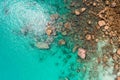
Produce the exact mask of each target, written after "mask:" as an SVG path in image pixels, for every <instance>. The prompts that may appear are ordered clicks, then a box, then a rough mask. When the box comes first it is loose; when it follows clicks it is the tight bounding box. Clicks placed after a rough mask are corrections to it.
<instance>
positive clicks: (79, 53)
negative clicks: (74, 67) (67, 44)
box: [78, 48, 86, 59]
mask: <svg viewBox="0 0 120 80" xmlns="http://www.w3.org/2000/svg"><path fill="white" fill-rule="evenodd" d="M78 56H79V57H81V58H82V59H85V57H86V50H85V49H83V48H79V49H78Z"/></svg>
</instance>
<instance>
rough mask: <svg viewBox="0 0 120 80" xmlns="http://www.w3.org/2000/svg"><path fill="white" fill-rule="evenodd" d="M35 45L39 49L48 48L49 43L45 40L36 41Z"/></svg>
mask: <svg viewBox="0 0 120 80" xmlns="http://www.w3.org/2000/svg"><path fill="white" fill-rule="evenodd" d="M35 46H36V47H37V48H39V49H49V45H48V43H46V42H37V43H36V44H35Z"/></svg>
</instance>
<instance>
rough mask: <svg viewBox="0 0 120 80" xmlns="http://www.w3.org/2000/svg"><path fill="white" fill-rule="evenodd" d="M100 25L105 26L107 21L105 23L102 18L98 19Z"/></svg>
mask: <svg viewBox="0 0 120 80" xmlns="http://www.w3.org/2000/svg"><path fill="white" fill-rule="evenodd" d="M98 25H99V26H100V27H102V26H105V25H106V23H105V21H104V20H101V21H98Z"/></svg>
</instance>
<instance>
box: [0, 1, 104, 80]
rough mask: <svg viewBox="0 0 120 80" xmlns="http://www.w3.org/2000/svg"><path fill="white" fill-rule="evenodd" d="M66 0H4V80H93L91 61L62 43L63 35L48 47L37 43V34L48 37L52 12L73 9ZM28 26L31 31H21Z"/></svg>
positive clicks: (0, 62) (0, 60)
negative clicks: (86, 63)
mask: <svg viewBox="0 0 120 80" xmlns="http://www.w3.org/2000/svg"><path fill="white" fill-rule="evenodd" d="M63 1H64V0H0V80H89V79H88V78H89V77H88V76H89V71H90V66H91V65H88V66H85V63H84V61H80V62H79V61H78V56H77V54H76V53H72V51H71V48H69V47H66V45H64V46H60V45H59V44H58V40H59V39H62V38H63V36H61V35H57V36H56V37H55V40H54V41H53V43H52V44H51V45H50V49H48V50H42V49H38V48H36V47H35V46H33V44H34V42H35V40H36V37H37V38H38V37H39V38H40V39H41V40H42V41H44V38H46V36H45V35H44V34H45V27H46V24H47V22H48V21H49V19H50V15H51V14H55V13H58V14H59V15H64V14H66V13H68V12H69V10H68V9H67V8H66V5H67V4H65V3H64V2H63ZM66 17H68V16H66ZM24 28H27V29H29V33H26V34H27V35H24V34H22V33H21V29H24ZM70 44H71V45H72V43H70ZM92 80H97V79H94V77H93V79H92ZM100 80H102V79H100Z"/></svg>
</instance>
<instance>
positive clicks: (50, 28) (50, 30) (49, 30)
mask: <svg viewBox="0 0 120 80" xmlns="http://www.w3.org/2000/svg"><path fill="white" fill-rule="evenodd" d="M52 32H53V31H52V27H47V29H46V34H47V35H48V36H50V35H51V34H52Z"/></svg>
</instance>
